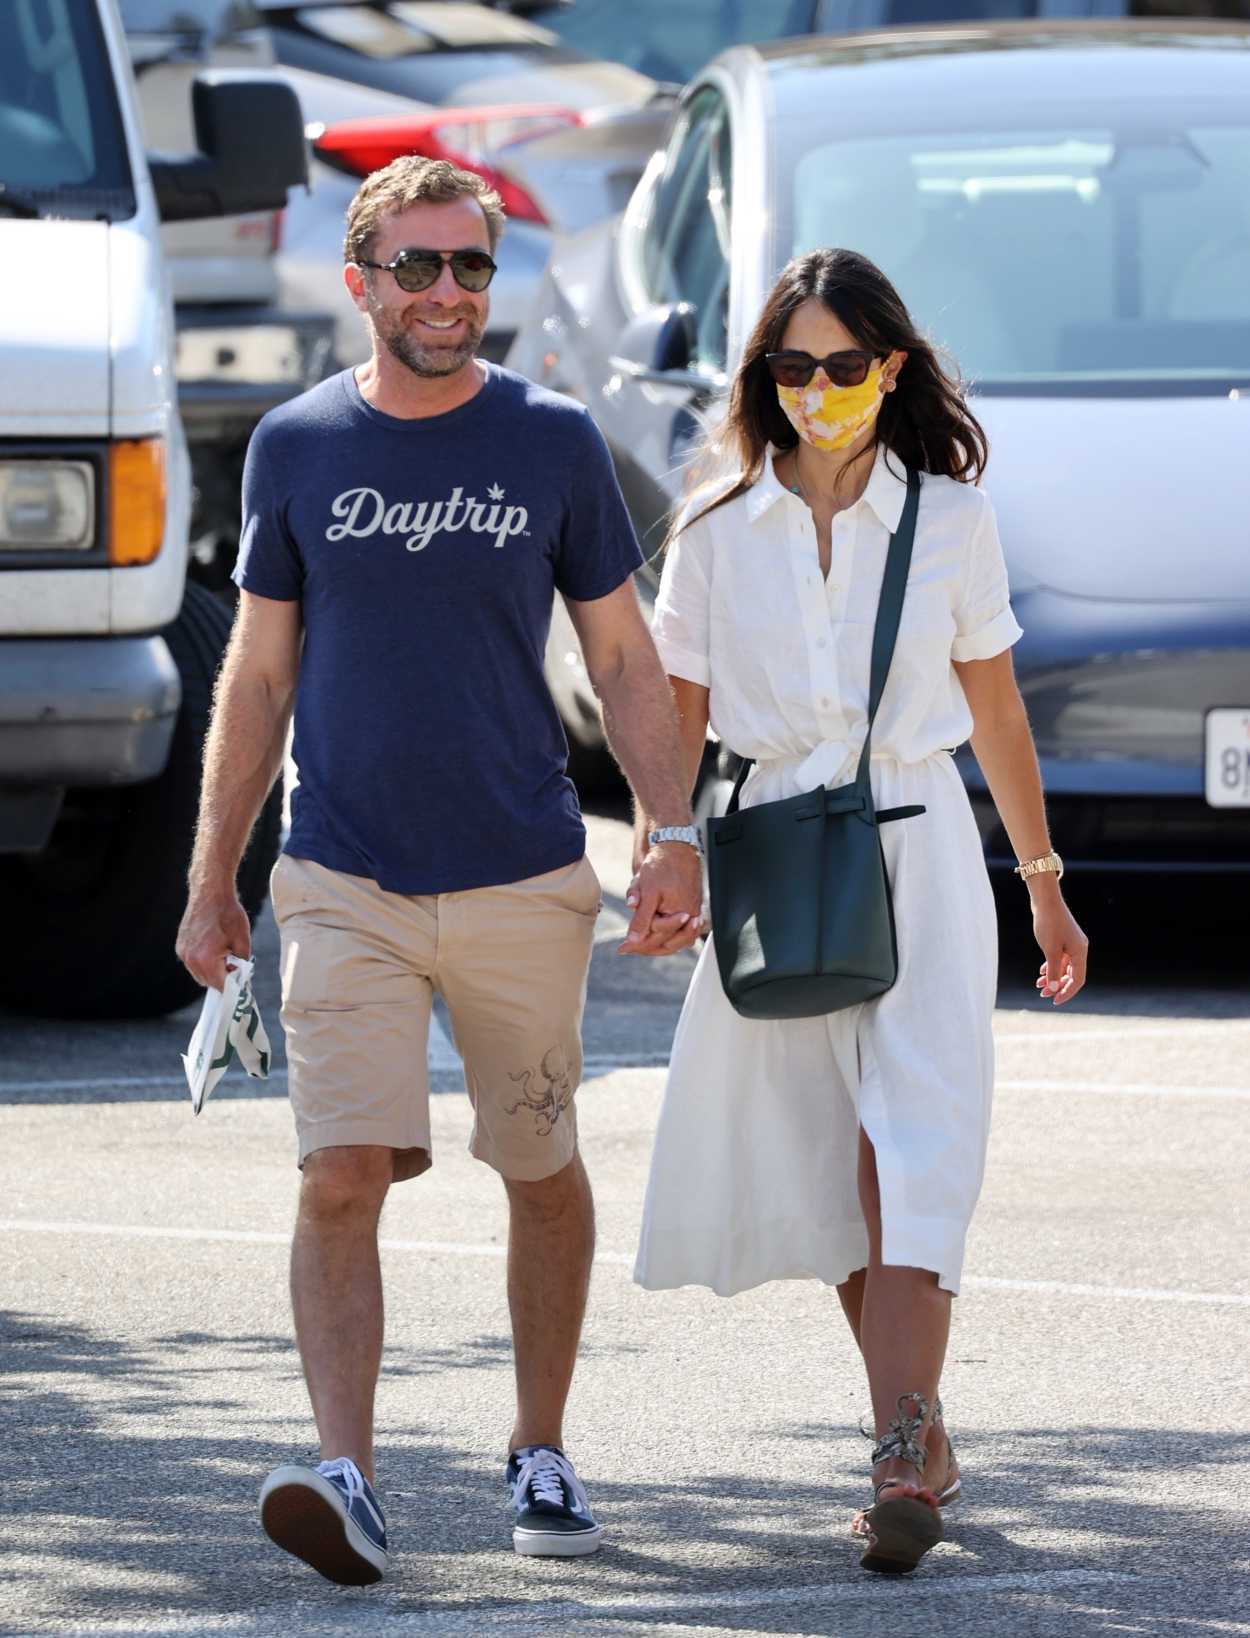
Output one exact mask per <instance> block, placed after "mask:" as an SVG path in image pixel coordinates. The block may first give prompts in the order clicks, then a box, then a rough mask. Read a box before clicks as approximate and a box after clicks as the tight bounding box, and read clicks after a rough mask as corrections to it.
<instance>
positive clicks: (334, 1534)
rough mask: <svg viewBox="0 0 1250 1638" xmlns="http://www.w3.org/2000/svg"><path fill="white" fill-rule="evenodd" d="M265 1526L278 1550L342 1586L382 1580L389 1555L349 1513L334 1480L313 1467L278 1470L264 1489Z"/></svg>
mask: <svg viewBox="0 0 1250 1638" xmlns="http://www.w3.org/2000/svg"><path fill="white" fill-rule="evenodd" d="M260 1522H261V1527H262V1529H263V1530H264V1532H265V1534H266V1535H267V1536H268V1537H269V1539H270V1541H272V1542H273V1543H274V1545H275V1546H276V1547H281V1548H282V1550H283V1551H284V1552H287V1553H292V1554H293V1555H294V1556H295V1557H296V1558H302V1559H303V1561H304V1563H305V1564H308V1565H311V1567H312V1568H313V1569H314V1570H316V1571H317V1573H318V1575H323V1576H325V1578H326V1580H327V1581H334V1582H337V1583H338V1585H339V1586H341V1587H367V1586H369V1585H371V1584H372V1583H373V1582H375V1581H381V1579H382V1576H383V1574H384V1573H385V1571H386V1568H387V1565H388V1564H389V1562H390V1558H389V1555H388V1554H387V1553H386V1552H385V1551H384V1550H383V1549H382V1548H381V1547H378V1546H375V1544H374V1543H373V1542H372V1541H370V1540H369V1538H368V1536H367V1535H366V1534H365V1533H364V1531H363V1530H362V1529H361V1528H360V1526H359V1525H358V1524H357V1523H356V1522H355V1520H354V1519H352V1518H350V1517H349V1516H348V1515H347V1514H346V1512H345V1510H344V1502H343V1497H342V1494H341V1492H340V1491H338V1490H337V1489H336V1488H335V1487H334V1485H332V1484H331V1483H330V1481H329V1479H326V1478H323V1477H322V1476H321V1474H320V1473H318V1472H316V1471H315V1470H314V1469H313V1468H310V1467H297V1466H295V1465H290V1466H287V1467H275V1468H274V1470H273V1472H272V1473H271V1474H270V1475H269V1477H268V1478H267V1479H266V1480H265V1482H264V1484H263V1485H261V1487H260Z"/></svg>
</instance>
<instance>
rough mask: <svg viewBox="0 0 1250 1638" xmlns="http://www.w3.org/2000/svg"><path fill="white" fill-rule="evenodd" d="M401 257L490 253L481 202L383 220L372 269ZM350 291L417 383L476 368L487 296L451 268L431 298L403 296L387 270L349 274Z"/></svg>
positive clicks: (457, 202)
mask: <svg viewBox="0 0 1250 1638" xmlns="http://www.w3.org/2000/svg"><path fill="white" fill-rule="evenodd" d="M401 250H485V251H489V250H490V234H489V232H488V231H487V227H486V218H485V217H484V216H483V214H482V209H481V206H480V205H479V204H478V203H477V201H476V199H472V198H464V199H453V200H452V201H451V202H450V203H448V204H445V205H426V204H422V205H413V206H411V208H410V209H408V210H405V211H402V212H400V213H398V214H396V215H394V216H387V217H384V218H383V220H382V222H381V224H380V225H379V227H378V230H377V232H376V234H375V235H374V241H373V250H372V253H371V255H370V257H369V260H370V261H373V262H390V261H393V260H394V258H395V256H396V255H397V254H398V252H399V251H401ZM346 277H347V287H348V289H349V290H350V292H351V294H352V299H353V300H354V301H355V303H356V306H357V307H358V308H359V309H360V310H361V312H363V313H366V314H367V315H368V318H369V323H370V325H371V327H372V328H373V330H374V333H375V334H376V336H377V338H378V340H379V341H380V342H381V343H382V345H383V346H385V347H386V348H387V349H388V351H390V352H391V353H392V354H393V355H394V356H395V357H396V358H397V359H398V360H399V362H400V363H401V364H404V365H406V366H407V368H408V369H410V370H411V371H412V372H413V374H414V375H419V376H424V377H439V376H448V375H455V374H456V373H457V371H459V370H462V369H464V367H465V366H466V365H467V364H468V363H470V362H471V360H472V359H473V357H474V355H475V354H476V352H477V349H478V347H479V346H480V344H481V340H482V332H483V331H484V330H485V328H486V320H487V317H488V315H489V313H490V297H489V295H488V293H487V292H486V291H484V290H483V291H480V292H478V293H476V294H475V293H474V292H473V291H472V290H462V289H461V287H460V286H459V285H458V284H457V283H456V281H455V278H454V277H453V275H452V271H451V267H450V265H449V264H448V263H446V262H445V263H444V264H443V270H442V272H441V273H440V274H439V276H438V278H437V279H436V280H435V281H434V283H433V284H432V285H430V286H429V287H428V288H427V289H425V290H418V291H416V292H409V291H407V290H401V289H400V287H399V285H398V284H397V283H396V281H395V275H394V274H393V273H387V272H384V271H383V270H382V269H381V268H356V267H352V266H349V267H348V268H347V269H346Z"/></svg>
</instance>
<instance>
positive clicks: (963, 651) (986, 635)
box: [951, 495, 1023, 660]
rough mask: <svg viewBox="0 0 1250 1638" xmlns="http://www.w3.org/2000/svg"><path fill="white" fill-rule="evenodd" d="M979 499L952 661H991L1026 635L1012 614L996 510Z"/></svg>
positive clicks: (959, 603)
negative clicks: (995, 514) (995, 515)
mask: <svg viewBox="0 0 1250 1638" xmlns="http://www.w3.org/2000/svg"><path fill="white" fill-rule="evenodd" d="M980 499H981V509H980V512H979V515H978V517H977V522H976V527H975V529H974V530H973V534H972V540H971V542H970V543H969V548H968V563H967V569H966V573H965V575H964V583H963V588H962V591H961V593H960V598H959V601H958V603H957V604H956V605H955V641H954V643H953V644H952V645H951V658H952V659H953V660H992V659H993V658H994V656H995V655H996V654H1002V653H1003V652H1004V651H1005V650H1006V649H1009V648H1010V647H1011V645H1012V644H1013V643H1015V642H1018V641H1019V639H1020V637H1021V636H1022V635H1023V633H1022V632H1021V630H1020V627H1019V626H1018V625H1017V624H1016V617H1015V615H1014V614H1013V613H1012V611H1011V602H1010V594H1009V591H1008V587H1007V565H1006V563H1005V562H1004V560H1003V548H1002V544H1001V542H1000V541H999V538H998V524H997V523H996V522H995V519H994V508H993V506H992V505H991V504H990V501H989V498H988V497H987V496H985V495H981V496H980Z"/></svg>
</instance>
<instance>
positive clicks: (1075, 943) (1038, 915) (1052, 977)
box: [1033, 882, 1089, 1007]
mask: <svg viewBox="0 0 1250 1638" xmlns="http://www.w3.org/2000/svg"><path fill="white" fill-rule="evenodd" d="M1033 936H1034V937H1035V938H1036V939H1037V942H1038V946H1039V947H1040V949H1041V952H1042V954H1043V955H1044V956H1045V957H1046V959H1045V961H1043V962H1042V965H1041V970H1040V972H1039V974H1038V979H1037V993H1038V994H1039V995H1040V996H1041V997H1042V999H1043V1000H1044V1001H1053V1002H1054V1003H1055V1005H1056V1006H1057V1007H1061V1006H1062V1005H1063V1003H1064V1002H1065V1001H1071V999H1072V997H1073V996H1074V995H1075V994H1076V993H1077V991H1078V990H1080V989H1082V988H1083V987H1084V984H1085V965H1086V959H1087V956H1088V954H1089V940H1088V939H1087V938H1086V937H1085V934H1084V933H1083V932H1082V931H1081V929H1080V925H1079V924H1078V922H1077V919H1076V917H1075V916H1074V915H1073V914H1072V912H1071V910H1069V909H1068V907H1067V905H1066V904H1065V903H1064V902H1063V896H1062V894H1061V893H1060V892H1059V884H1058V882H1055V884H1054V887H1053V889H1052V890H1051V891H1049V892H1046V893H1045V896H1043V895H1042V893H1038V894H1037V895H1035V896H1034V898H1033Z"/></svg>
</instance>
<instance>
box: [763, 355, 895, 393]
mask: <svg viewBox="0 0 1250 1638" xmlns="http://www.w3.org/2000/svg"><path fill="white" fill-rule="evenodd" d="M764 362H765V364H767V365H768V373H769V374H770V375H771V376H772V378H773V380H774V381H775V382H776V383H777V385H778V386H779V387H805V386H806V385H807V383H808V382H809V381H810V380H811V379H812V377H813V376H814V375H815V374H816V371H817V370H818V369H823V370H824V372H825V374H826V375H827V376H828V377H829V379H830V381H832V382H833V384H834V386H835V387H858V386H861V385H862V384H863V383H864V382H865V381H866V380H867V379H868V371H869V370H870V369H871V368H872V366H873V364H874V363H875V362H876V355H875V354H874V353H865V352H860V351H859V350H858V349H854V348H848V350H847V351H846V352H844V353H830V354H829V356H828V358H813V357H812V355H811V354H810V353H804V352H800V351H799V350H798V349H797V348H794V347H787V348H786V350H785V351H784V352H781V353H765V354H764Z"/></svg>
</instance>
